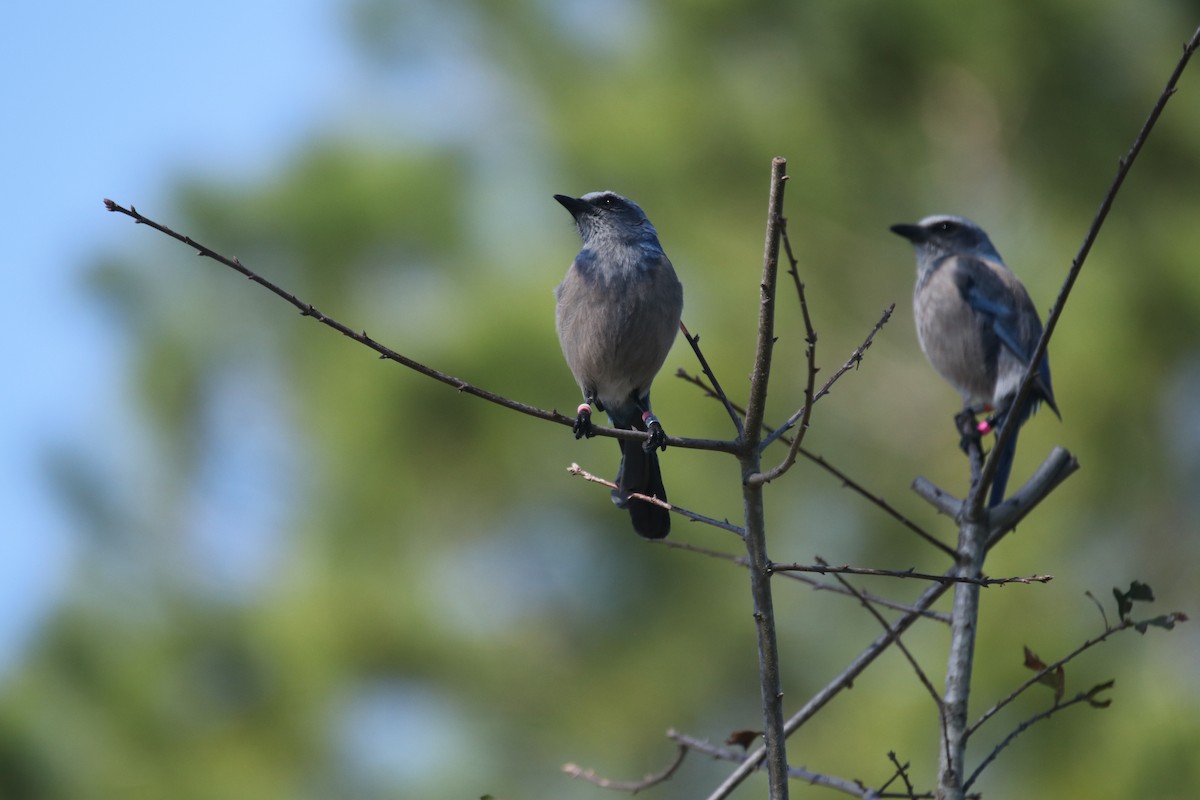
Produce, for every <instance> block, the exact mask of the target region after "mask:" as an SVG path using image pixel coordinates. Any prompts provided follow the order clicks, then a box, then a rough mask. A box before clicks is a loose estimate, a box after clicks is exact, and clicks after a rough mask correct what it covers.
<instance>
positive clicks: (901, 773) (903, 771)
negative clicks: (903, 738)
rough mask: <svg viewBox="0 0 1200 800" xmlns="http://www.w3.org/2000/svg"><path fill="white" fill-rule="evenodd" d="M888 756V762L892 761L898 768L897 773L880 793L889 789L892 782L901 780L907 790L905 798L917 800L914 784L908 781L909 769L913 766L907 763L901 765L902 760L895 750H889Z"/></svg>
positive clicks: (882, 787) (881, 788)
mask: <svg viewBox="0 0 1200 800" xmlns="http://www.w3.org/2000/svg"><path fill="white" fill-rule="evenodd" d="M887 755H888V760H889V761H891V762H892V764H893V765H894V766H895V767H896V772H895V774H893V775H892V777H891V779H889V780H888V782H887V783H885V784H884V785H883V786H881V787H880V791H883V790H884V789H887V787H888V786H890V785H891V783H892V781H894V780H896V779H897V778H899V779H900V780H902V781H903V782H904V788H905V793H904V796H905V797H907V798H909V800H916V797H917V795H916V794H915V791H916V790H915V789H913V785H912V783H911V782H910V781H909V780H908V768H909V766H911V765H910V764H909V762H907V761H906V762H904V763H903V764H901V763H900V759H899V758H897V757H896V751H895V750H889V751H888V754H887Z"/></svg>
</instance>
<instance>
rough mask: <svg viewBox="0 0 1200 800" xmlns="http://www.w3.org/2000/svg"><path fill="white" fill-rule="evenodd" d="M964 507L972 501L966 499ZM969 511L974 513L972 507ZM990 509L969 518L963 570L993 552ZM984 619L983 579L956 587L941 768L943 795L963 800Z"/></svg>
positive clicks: (962, 542) (968, 571) (963, 535)
mask: <svg viewBox="0 0 1200 800" xmlns="http://www.w3.org/2000/svg"><path fill="white" fill-rule="evenodd" d="M964 508H967V509H969V508H970V506H969V505H968V504H966V503H964ZM968 513H970V512H969V511H968ZM987 519H988V517H987V514H986V513H981V514H980V515H979V516H977V517H975V518H969V517H968V518H964V519H963V521H962V523H961V527H960V528H959V532H958V536H959V539H958V575H959V576H960V577H970V578H978V577H979V576H980V575H981V574H982V570H983V558H984V555H985V554H986V553H987V539H988V528H987ZM978 622H979V584H976V583H959V584H957V585H956V586H955V587H954V609H953V611H952V613H951V618H950V656H949V659H948V661H947V664H946V694H945V696H944V697H943V698H942V742H941V744H942V752H941V757H940V758H939V767H938V786H937V798H938V800H962V797H963V780H964V779H965V774H964V766H965V760H966V750H967V701H968V700H969V699H970V697H971V670H972V667H973V662H974V659H975V631H976V628H977V626H978Z"/></svg>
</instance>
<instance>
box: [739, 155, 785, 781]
mask: <svg viewBox="0 0 1200 800" xmlns="http://www.w3.org/2000/svg"><path fill="white" fill-rule="evenodd" d="M786 184H787V161H786V160H785V159H783V158H775V159H772V161H771V189H770V198H769V200H768V203H767V231H766V244H765V246H764V252H763V272H762V283H761V284H760V286H759V317H758V344H757V347H756V348H755V350H756V352H755V357H754V366H753V369H752V371H751V373H750V395H749V400H748V402H747V404H746V422H745V433H744V434H743V435H742V436H740V437H738V441H739V443H740V444H742V445H743V448H744V449H743V450H742V451H741V452H740V453H739V461H740V463H741V469H742V506H743V509H744V514H745V523H746V536H745V542H746V555H747V557H748V559H749V564H750V566H749V568H748V570H747V572H749V573H750V595H751V598H752V599H753V602H754V624H755V628H756V633H757V638H758V677H759V687H760V690H761V695H762V708H763V731H764V733H763V738H764V739H765V741H766V764H767V783H768V786H769V789H770V798H771V800H787V797H788V774H787V767H788V764H787V741H786V735H785V733H784V724H783V679H782V676H781V673H780V668H779V642H778V639H777V634H776V629H775V605H774V601H773V600H772V597H771V572H770V563H771V559H770V557H769V556H768V555H767V523H766V512H765V510H764V508H763V490H762V484H756V483H752V482H750V481H749V480H748V478H749V477H750V476H751V475H754V474H755V473H757V472H759V471H760V470H761V469H762V452H761V451H760V450H759V448H758V442H759V438H760V437H759V434H760V429H761V427H762V421H763V414H764V412H765V409H766V403H767V383H768V382H769V379H770V375H771V354H772V352H773V350H774V346H775V299H776V298H775V288H776V278H777V276H778V270H779V237H780V226H781V221H782V219H783V191H784V187H785V186H786Z"/></svg>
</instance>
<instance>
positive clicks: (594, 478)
mask: <svg viewBox="0 0 1200 800" xmlns="http://www.w3.org/2000/svg"><path fill="white" fill-rule="evenodd" d="M567 473H568V474H570V475H576V476H578V477H580V478H583V479H584V480H586V481H591V482H592V483H598V484H600V485H601V486H607V487H608V488H609V489H616V488H618V487H617V484H615V483H613V482H612V481H610V480H606V479H605V478H601V477H600V476H599V475H593V474H592V473H590V472H588V471H587V470H585V469H584V468H582V467H580V466H579V465H578V464H572V465H571V466H569V467H567ZM629 497H630V498H631V499H635V500H637V501H639V502H642V503H650V504H652V505H656V506H658V507H659V508H665V509H666V510H667V511H673V512H675V513H676V514H679V515H680V516H684V517H687V518H688V519H690V520H692V521H693V522H703V523H704V524H705V525H712V526H713V527H714V528H720V529H721V530H724V531H729V532H730V533H735V534H737V535H738V536H745V535H746V534H745V532H744V531H743V530H742V529H741V528H739V527H738V526H737V525H734V524H733V523H731V522H730V521H729V520H719V519H714V518H713V517H706V516H704V515H703V514H697V513H696V512H695V511H688V510H687V509H686V508H683V507H682V506H678V505H675V504H673V503H667V502H664V501H662V500H660V499H658V498H657V497H651V496H650V495H646V494H642V493H641V492H629Z"/></svg>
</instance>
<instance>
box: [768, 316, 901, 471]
mask: <svg viewBox="0 0 1200 800" xmlns="http://www.w3.org/2000/svg"><path fill="white" fill-rule="evenodd" d="M895 310H896V304H895V303H892V304H891V305H889V306H888V307H887V308H885V309H884V310H883V315H882V316H881V317H880V318H879V321H878V322H876V323H875V325H874V327H872V328H871V331H870V333H868V334H867V338H865V339H863V341H862V344H860V345H859V346H858V347H856V348H854V350H853V351H852V352H851V353H850V357H849V358H847V359H846V360H845V362H843V363H842V365H841V366H840V367H838V368H837V369H836V370H834V373H833V374H832V375H830V376H829V379H828V380H826V381H825V383H824V385H822V386H821V388H820V389H819V390H818V391H817V393H816V394H815V395H813V402H814V403H815V402H817V401H818V400H820V399H821V398H822V397H824V396H825V395H827V394H829V392H830V390H831V389H833V385H834V384H835V383H837V381H838V379H839V378H841V377H842V376H843V375H845V374H846V373H847V372H849V371H850V370H852V369H858V367H859V366H861V365H862V360H863V355H864V354H865V353H866V352H867V350H869V349H870V347H871V345H872V344H873V343H874V342H875V334H877V333H879V331H880V330H882V329H883V326H884V325H886V324H887V323H888V321H889V320H890V319H891V318H892V312H894V311H895ZM803 415H804V408H799V409H797V410H796V411H795V412H794V413H793V414H792V415H791V416H790V417H788V418H787V421H786V422H784V423H783V424H782V425H780V426H779V427H778V428H776V429H775V430H773V431H771V432H770V433H769V434H768V435H767V437H766V438H765V439H763V446H764V447H765V446H766V445H768V444H771V443H773V442H774V441H775V440H776V439H778V438H780V437H781V436H783V434H785V433H787V432H788V431H789V430H791V428H792V426H794V425H795V424H796V421H797V420H799V419H800V417H802V416H803ZM785 441H788V442H789V443H790V441H791V440H788V439H785Z"/></svg>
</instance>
